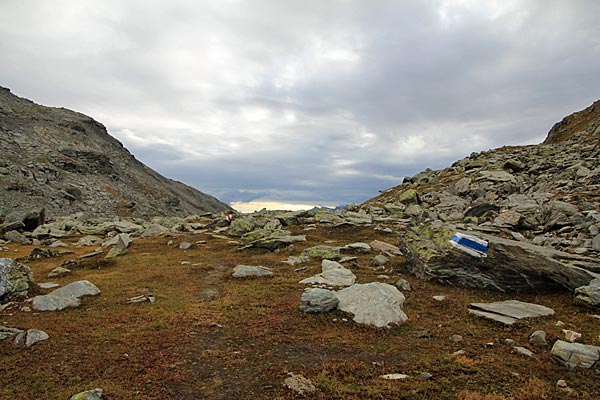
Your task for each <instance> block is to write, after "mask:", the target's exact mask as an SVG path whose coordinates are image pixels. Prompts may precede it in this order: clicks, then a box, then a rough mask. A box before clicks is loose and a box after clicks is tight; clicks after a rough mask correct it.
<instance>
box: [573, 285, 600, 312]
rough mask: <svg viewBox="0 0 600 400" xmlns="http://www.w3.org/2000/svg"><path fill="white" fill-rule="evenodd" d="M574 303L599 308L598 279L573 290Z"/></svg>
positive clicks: (599, 291)
mask: <svg viewBox="0 0 600 400" xmlns="http://www.w3.org/2000/svg"><path fill="white" fill-rule="evenodd" d="M575 303H578V304H582V305H585V306H592V307H599V306H600V278H596V279H594V280H593V281H591V282H590V284H589V285H586V286H581V287H578V288H577V289H575Z"/></svg>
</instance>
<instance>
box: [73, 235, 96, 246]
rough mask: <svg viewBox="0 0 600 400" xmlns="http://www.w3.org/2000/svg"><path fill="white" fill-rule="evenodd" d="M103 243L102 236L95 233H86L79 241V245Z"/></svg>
mask: <svg viewBox="0 0 600 400" xmlns="http://www.w3.org/2000/svg"><path fill="white" fill-rule="evenodd" d="M100 243H102V238H100V237H99V236H95V235H85V236H83V237H82V238H81V239H79V240H78V241H77V244H76V246H77V247H87V246H95V245H98V244H100Z"/></svg>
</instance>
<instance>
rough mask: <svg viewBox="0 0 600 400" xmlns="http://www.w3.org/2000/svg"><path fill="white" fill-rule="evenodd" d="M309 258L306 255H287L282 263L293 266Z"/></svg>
mask: <svg viewBox="0 0 600 400" xmlns="http://www.w3.org/2000/svg"><path fill="white" fill-rule="evenodd" d="M308 260H309V258H308V257H307V256H289V257H288V259H287V260H286V261H284V263H286V264H288V265H291V266H295V265H298V264H303V263H305V262H308Z"/></svg>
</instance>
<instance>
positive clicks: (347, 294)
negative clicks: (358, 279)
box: [337, 282, 408, 328]
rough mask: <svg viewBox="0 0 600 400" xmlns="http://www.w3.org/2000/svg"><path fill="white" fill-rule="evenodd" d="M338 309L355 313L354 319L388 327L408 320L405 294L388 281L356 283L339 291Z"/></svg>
mask: <svg viewBox="0 0 600 400" xmlns="http://www.w3.org/2000/svg"><path fill="white" fill-rule="evenodd" d="M337 297H338V299H339V304H338V309H340V310H341V311H344V312H349V313H351V314H354V321H355V322H358V323H361V324H366V325H373V326H375V327H378V328H380V327H388V326H389V325H390V324H401V323H403V322H406V321H407V320H408V317H407V316H406V314H405V313H404V311H403V310H402V306H403V305H404V295H403V294H402V293H401V292H400V291H399V290H398V289H397V288H396V287H394V286H392V285H389V284H387V283H380V282H371V283H365V284H355V285H352V286H350V287H349V288H346V289H342V290H340V291H338V292H337Z"/></svg>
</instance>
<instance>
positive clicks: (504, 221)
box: [494, 210, 523, 228]
mask: <svg viewBox="0 0 600 400" xmlns="http://www.w3.org/2000/svg"><path fill="white" fill-rule="evenodd" d="M522 218H523V216H522V215H521V214H519V213H518V212H516V211H513V210H506V211H502V212H501V213H500V214H499V215H498V216H497V217H496V218H495V219H494V225H495V226H498V227H501V228H516V227H517V226H519V223H520V222H521V219H522Z"/></svg>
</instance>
